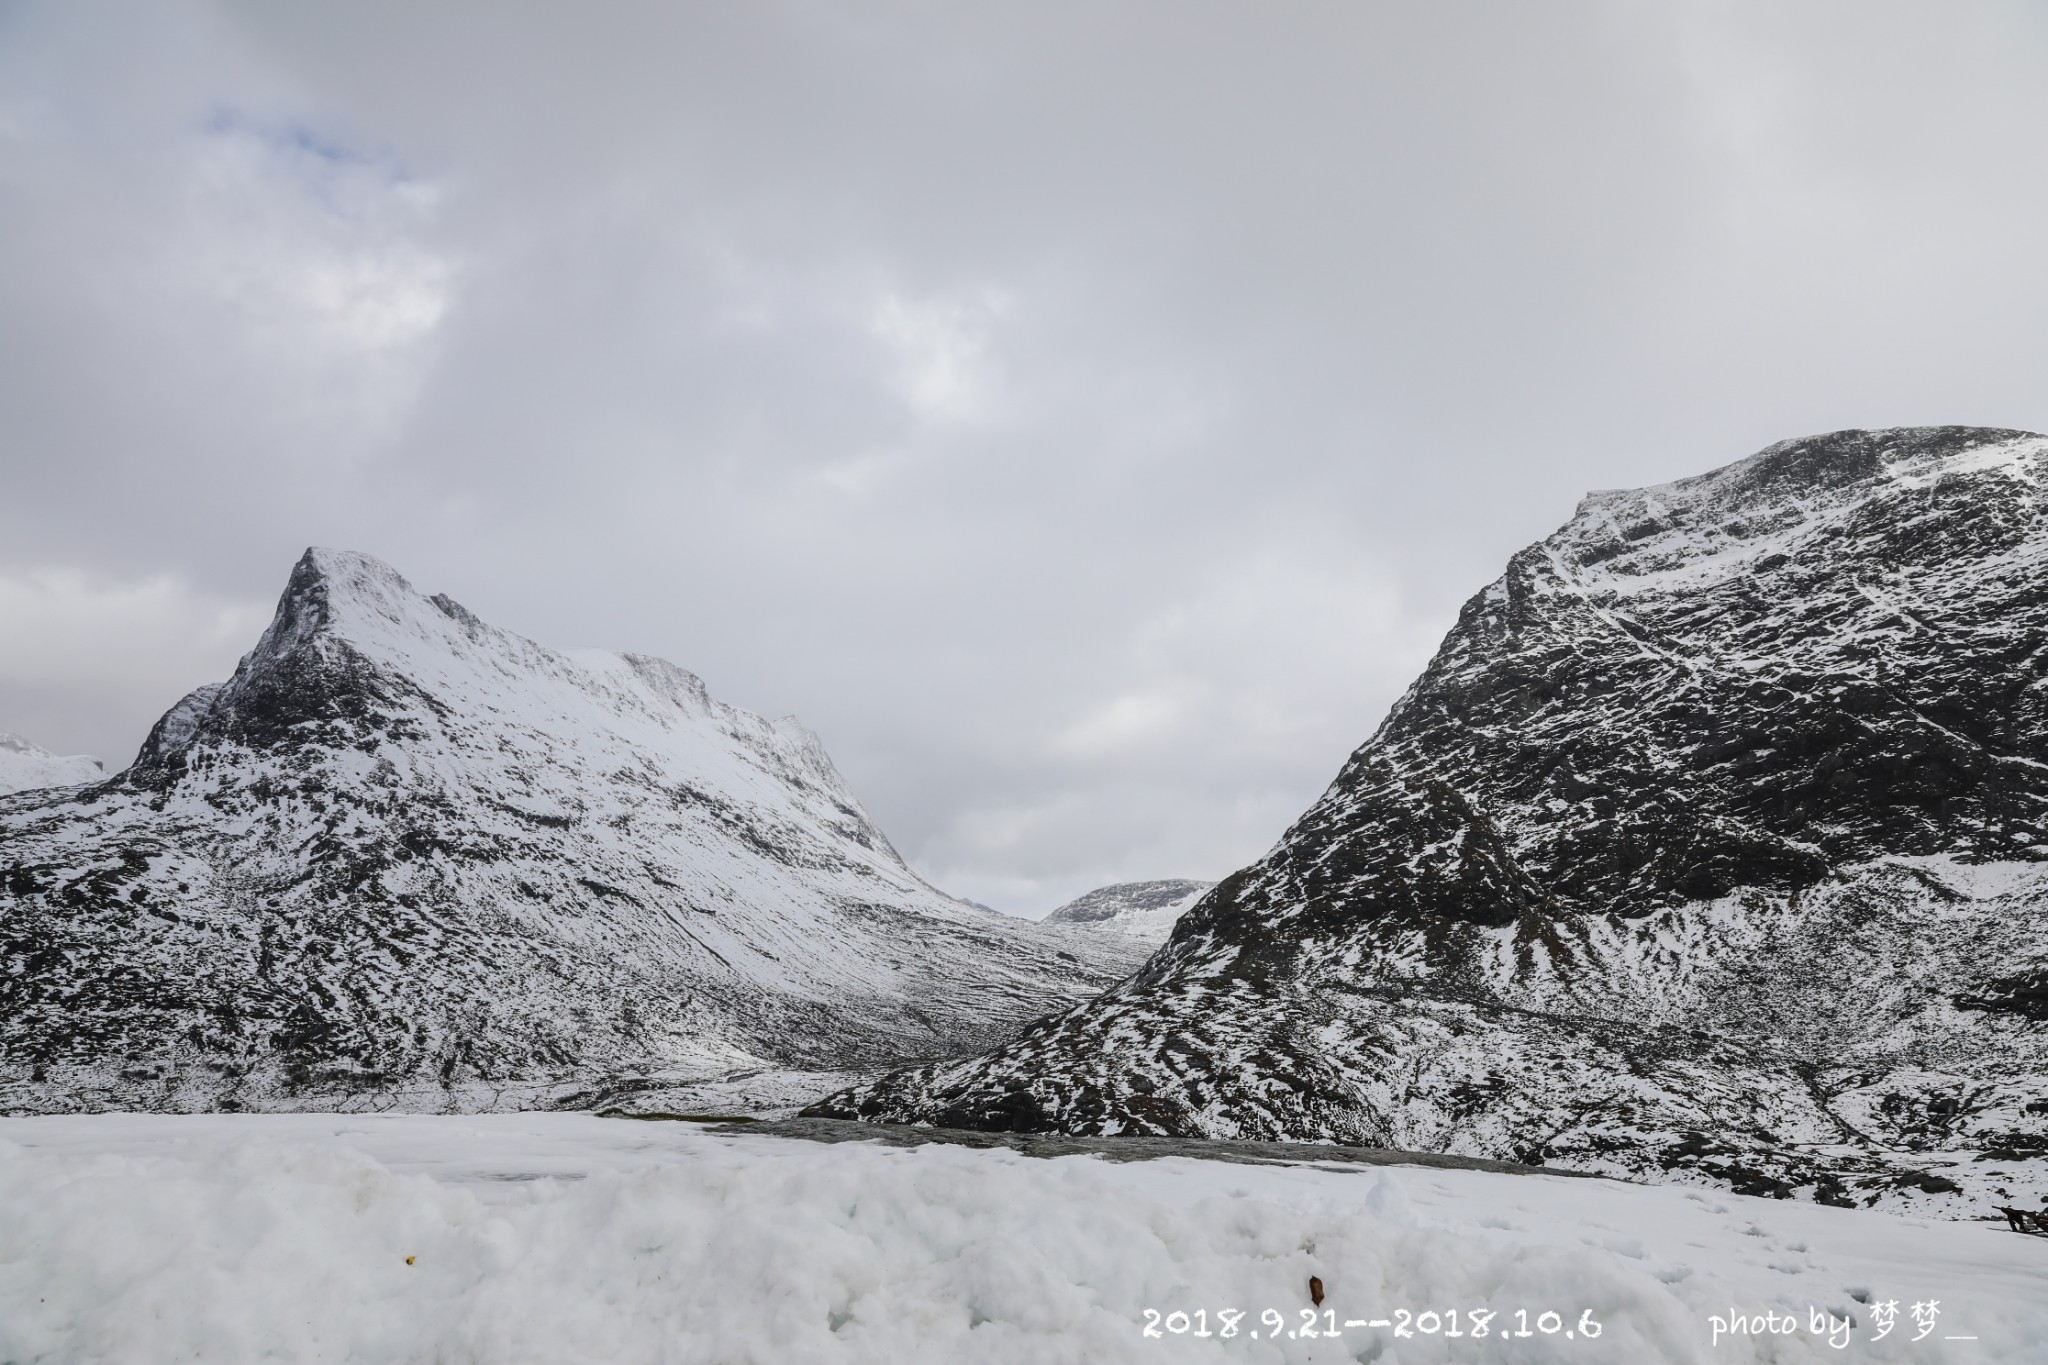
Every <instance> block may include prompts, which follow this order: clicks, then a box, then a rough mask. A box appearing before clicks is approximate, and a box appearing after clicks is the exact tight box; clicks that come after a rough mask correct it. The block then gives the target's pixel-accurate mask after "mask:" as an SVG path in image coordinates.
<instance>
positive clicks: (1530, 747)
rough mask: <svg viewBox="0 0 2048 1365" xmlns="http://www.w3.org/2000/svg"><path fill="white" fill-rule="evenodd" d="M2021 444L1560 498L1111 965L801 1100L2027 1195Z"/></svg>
mask: <svg viewBox="0 0 2048 1365" xmlns="http://www.w3.org/2000/svg"><path fill="white" fill-rule="evenodd" d="M2044 1024H2048V438H2044V437H2041V436H2038V435H2033V434H2030V433H2026V432H2018V431H2002V430H1990V429H1979V428H1966V427H1933V428H1906V429H1899V430H1890V431H1844V432H1835V433H1832V434H1830V435H1825V436H1818V437H1812V438H1807V439H1802V440H1795V441H1786V442H1782V443H1780V444H1778V445H1775V446H1772V447H1770V448H1769V449H1767V450H1764V451H1762V452H1761V453H1759V454H1756V455H1753V456H1751V457H1749V458H1748V459H1745V460H1742V461H1739V462H1737V463H1735V464H1732V465H1729V466H1727V467H1725V468H1723V469H1719V470H1715V471H1713V472H1711V473H1708V474H1704V475H1700V476H1698V477H1694V478H1688V479H1681V480H1679V481H1677V482H1675V483H1669V484H1664V485H1660V486H1657V487H1651V488H1643V489H1636V490H1630V491H1612V492H1601V493H1594V494H1592V495H1590V496H1588V497H1587V498H1586V499H1585V500H1584V502H1582V503H1581V504H1580V506H1579V508H1578V511H1577V513H1576V514H1575V515H1574V516H1573V517H1572V518H1571V520H1570V521H1569V522H1568V523H1566V524H1565V525H1564V526H1563V527H1562V528H1560V529H1559V530H1558V531H1557V532H1556V533H1554V534H1553V535H1551V536H1549V537H1547V538H1546V539H1544V540H1542V541H1540V542H1538V543H1537V544H1535V545H1532V546H1530V547H1528V548H1527V549H1525V550H1523V551H1521V552H1520V553H1518V554H1516V555H1515V556H1513V558H1512V559H1511V560H1510V561H1509V562H1508V565H1507V567H1506V570H1505V572H1503V573H1502V574H1501V575H1500V577H1499V578H1497V579H1496V580H1495V581H1494V582H1493V583H1491V584H1489V585H1488V586H1487V587H1485V588H1484V589H1483V590H1481V591H1480V592H1479V593H1478V594H1477V595H1476V596H1474V597H1473V598H1472V599H1471V600H1470V601H1469V602H1467V603H1466V604H1465V607H1464V609H1463V611H1462V612H1461V613H1460V614H1459V617H1458V621H1457V624H1456V625H1455V626H1454V627H1453V628H1452V630H1451V631H1450V633H1449V635H1447V636H1446V637H1445V639H1444V641H1443V644H1442V646H1441V647H1440V648H1439V649H1438V651H1437V654H1436V656H1435V658H1434V659H1433V660H1432V661H1431V662H1430V664H1429V666H1428V668H1427V669H1426V670H1425V671H1424V672H1423V674H1422V676H1421V677H1420V678H1418V679H1417V680H1416V682H1415V684H1414V685H1413V686H1412V687H1411V688H1410V689H1409V690H1408V692H1407V693H1406V695H1404V696H1403V697H1401V698H1400V700H1399V701H1398V702H1396V703H1395V705H1394V707H1393V709H1392V711H1391V712H1390V713H1389V714H1388V716H1387V718H1386V721H1385V723H1384V724H1383V725H1381V727H1380V729H1379V731H1378V733H1377V734H1375V735H1374V736H1373V737H1372V738H1371V739H1370V740H1368V741H1367V742H1366V743H1365V744H1364V745H1362V746H1361V747H1360V748H1359V749H1358V750H1357V751H1356V752H1355V753H1353V754H1352V755H1351V757H1350V759H1349V761H1348V762H1346V763H1345V764H1344V765H1343V767H1342V769H1341V770H1340V771H1339V772H1338V774H1337V776H1336V779H1335V781H1334V782H1333V783H1332V784H1331V786H1330V788H1329V790H1328V791H1326V792H1325V793H1324V794H1323V795H1322V797H1321V798H1320V799H1319V800H1318V801H1317V802H1316V803H1315V804H1314V805H1313V806H1312V807H1310V809H1309V810H1308V811H1307V812H1306V813H1304V814H1303V815H1302V816H1301V817H1300V819H1298V820H1297V821H1296V822H1295V823H1294V825H1293V827H1292V828H1291V829H1289V830H1288V831H1287V832H1286V833H1285V834H1284V835H1283V836H1282V837H1281V838H1280V840H1279V842H1278V843H1277V844H1276V845H1275V846H1274V848H1273V849H1272V851H1271V852H1269V853H1268V854H1267V855H1266V856H1265V857H1264V858H1262V859H1260V860H1259V861H1258V862H1256V863H1254V864H1252V865H1251V866H1249V867H1247V868H1244V869H1242V870H1241V871H1239V872H1237V873H1235V874H1233V875H1231V876H1230V877H1227V878H1225V879H1224V880H1223V881H1222V882H1221V883H1220V884H1218V885H1217V886H1216V888H1215V889H1214V890H1212V891H1210V892H1209V893H1208V894H1207V895H1206V896H1205V897H1204V898H1203V899H1202V900H1201V901H1200V902H1199V903H1198V904H1196V905H1195V906H1194V907H1193V908H1192V909H1190V910H1189V911H1188V912H1187V913H1186V914H1185V915H1184V916H1182V918H1181V920H1180V922H1179V923H1178V925H1177V926H1176V927H1175V929H1174V932H1173V937H1172V939H1171V940H1170V941H1169V942H1168V943H1167V945H1166V946H1165V947H1164V948H1162V949H1161V950H1160V951H1159V953H1158V954H1157V955H1156V956H1154V957H1153V958H1152V959H1151V961H1150V962H1148V963H1147V964H1146V966H1145V967H1144V968H1143V969H1142V970H1141V971H1140V972H1139V973H1138V974H1137V975H1136V976H1134V977H1133V978H1132V979H1131V980H1129V981H1127V982H1125V983H1123V984H1121V985H1119V986H1117V987H1115V988H1113V989H1112V990H1110V991H1109V992H1108V993H1106V994H1105V995H1104V996H1103V997H1101V998H1100V999H1098V1000H1096V1001H1093V1002H1090V1003H1088V1004H1086V1005H1083V1006H1081V1007H1079V1008H1077V1009H1075V1010H1073V1011H1071V1012H1070V1013H1068V1014H1067V1015H1065V1016H1062V1017H1061V1018H1058V1019H1055V1020H1048V1021H1045V1022H1044V1023H1042V1024H1039V1025H1034V1026H1033V1027H1032V1028H1031V1029H1029V1030H1027V1031H1026V1032H1025V1033H1024V1034H1023V1035H1022V1036H1020V1037H1019V1038H1017V1039H1015V1040H1013V1041H1012V1042H1010V1043H1008V1044H1005V1045H1004V1046H1002V1047H1001V1048H998V1049H996V1050H995V1051H993V1052H991V1053H989V1054H987V1055H986V1056H983V1057H980V1058H976V1059H971V1060H967V1061H962V1062H957V1063H942V1064H935V1065H932V1066H928V1067H923V1068H919V1069H916V1070H912V1071H907V1072H904V1073H901V1074H899V1075H895V1076H891V1077H888V1078H885V1079H883V1080H880V1081H878V1082H875V1083H873V1084H870V1085H865V1086H862V1087H859V1088H857V1089H855V1090H853V1091H850V1092H848V1093H845V1094H842V1095H839V1096H836V1097H834V1098H832V1099H831V1100H828V1101H826V1102H824V1103H823V1104H821V1105H820V1106H818V1107H817V1110H816V1112H820V1113H825V1114H838V1115H845V1116H857V1117H861V1118H866V1119H872V1120H878V1121H892V1122H932V1123H939V1124H946V1125H950V1126H955V1127H981V1128H997V1129H1017V1130H1030V1131H1064V1132H1070V1133H1081V1134H1089V1133H1133V1132H1136V1133H1169V1134H1181V1135H1203V1136H1214V1137H1223V1136H1229V1137H1260V1138H1264V1137H1287V1138H1334V1139H1338V1140H1340V1141H1351V1142H1361V1143H1367V1144H1373V1145H1383V1146H1393V1147H1406V1148H1426V1149H1431V1150H1439V1151H1448V1152H1456V1153H1463V1154H1467V1155H1473V1156H1491V1157H1500V1158H1506V1159H1510V1160H1517V1161H1525V1162H1543V1163H1554V1164H1559V1165H1566V1166H1572V1167H1576V1168H1578V1169H1582V1170H1592V1171H1603V1172H1610V1173H1616V1174H1624V1175H1629V1176H1633V1177H1637V1178H1653V1179H1666V1178H1671V1179H1685V1180H1698V1181H1707V1182H1714V1183H1719V1184H1722V1185H1726V1186H1729V1187H1732V1188H1734V1189H1736V1190H1738V1191H1743V1192H1749V1193H1761V1194H1775V1195H1780V1196H1785V1195H1797V1196H1799V1197H1804V1198H1813V1199H1820V1200H1825V1201H1828V1202H1833V1203H1844V1202H1851V1201H1853V1202H1856V1203H1874V1202H1878V1201H1886V1202H1897V1201H1904V1202H1907V1203H1918V1204H1921V1205H1924V1206H1927V1207H1928V1208H1929V1210H1930V1211H1933V1212H1937V1213H1946V1214H1950V1215H1952V1216H1953V1215H1960V1216H1969V1215H1971V1214H1980V1215H1989V1214H1990V1212H1991V1207H1992V1206H1994V1205H1998V1204H2018V1203H2020V1202H2021V1196H2022V1195H2023V1194H2029V1195H2030V1197H2031V1194H2039V1193H2042V1192H2044V1191H2048V1027H2044Z"/></svg>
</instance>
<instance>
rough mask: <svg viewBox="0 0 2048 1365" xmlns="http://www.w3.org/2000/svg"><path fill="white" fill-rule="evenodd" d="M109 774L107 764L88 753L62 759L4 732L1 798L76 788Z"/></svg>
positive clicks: (0, 744) (0, 758)
mask: <svg viewBox="0 0 2048 1365" xmlns="http://www.w3.org/2000/svg"><path fill="white" fill-rule="evenodd" d="M106 775H107V770H106V768H105V766H104V765H102V764H101V762H100V761H99V760H98V759H96V758H89V757H87V756H86V755H84V754H70V755H67V756H63V757H60V756H58V755H57V754H53V753H51V752H50V751H49V750H47V749H44V748H41V747H39V746H37V745H34V744H31V743H29V742H28V741H27V740H25V739H23V738H22V737H21V736H20V735H10V734H7V733H5V732H4V731H0V796H5V795H7V794H8V793H10V792H25V791H36V790H39V789H40V788H43V787H76V786H78V785H80V784H81V783H85V782H98V781H99V780H100V779H102V778H104V777H105V776H106Z"/></svg>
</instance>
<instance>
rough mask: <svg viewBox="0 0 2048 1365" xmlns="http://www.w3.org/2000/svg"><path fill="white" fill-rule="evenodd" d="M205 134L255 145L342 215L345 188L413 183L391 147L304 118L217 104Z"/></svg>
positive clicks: (203, 127)
mask: <svg viewBox="0 0 2048 1365" xmlns="http://www.w3.org/2000/svg"><path fill="white" fill-rule="evenodd" d="M200 131H201V132H202V133H203V134H205V135H207V136H211V137H228V138H245V139H249V140H250V141H253V142H255V143H256V144H257V145H258V146H260V147H261V148H262V149H263V151H264V152H266V153H267V154H268V155H269V157H270V158H271V159H272V160H273V161H274V162H275V163H276V164H277V165H278V166H279V167H280V168H281V169H282V170H284V171H285V172H287V173H288V174H291V175H292V176H293V177H294V178H296V179H297V180H298V181H299V182H300V183H301V185H302V186H303V187H304V188H305V190H306V191H307V193H308V194H310V195H312V196H313V197H314V198H315V199H317V200H319V201H320V202H321V203H322V204H323V205H324V206H325V207H326V208H328V209H330V210H332V211H333V212H335V213H339V214H346V213H348V212H349V209H348V206H347V204H346V203H345V202H344V200H345V198H346V194H345V193H344V189H345V187H346V186H348V185H350V184H354V185H360V184H361V181H362V179H363V178H365V177H367V178H370V179H372V180H375V181H381V182H382V183H383V184H384V185H386V186H389V187H398V186H402V185H406V184H410V183H412V181H413V180H414V176H413V174H412V171H411V169H410V168H409V167H408V166H407V165H406V164H405V163H404V162H403V161H402V160H400V159H399V157H398V155H397V154H396V152H394V151H393V150H392V149H391V148H389V147H387V146H380V145H376V144H373V143H370V142H368V141H366V140H362V139H356V138H351V137H349V136H347V135H345V134H343V133H340V132H337V131H335V130H333V129H330V128H323V127H321V126H319V125H317V124H315V123H313V122H310V121H308V120H305V119H300V118H291V117H265V116H263V115H260V114H257V113H254V112H252V111H250V110H248V109H245V108H242V107H240V106H238V105H234V104H229V103H226V102H216V103H214V104H212V105H210V106H209V107H208V108H207V110H206V113H205V115H204V117H203V118H202V119H201V121H200Z"/></svg>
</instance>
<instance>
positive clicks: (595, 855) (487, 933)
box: [0, 550, 1143, 1112]
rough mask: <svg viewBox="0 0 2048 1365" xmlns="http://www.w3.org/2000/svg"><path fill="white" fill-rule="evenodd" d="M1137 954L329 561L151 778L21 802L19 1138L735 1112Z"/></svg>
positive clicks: (984, 1032)
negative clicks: (909, 854)
mask: <svg viewBox="0 0 2048 1365" xmlns="http://www.w3.org/2000/svg"><path fill="white" fill-rule="evenodd" d="M1142 955H1143V950H1142V948H1140V947H1134V946H1132V945H1129V944H1126V943H1121V942H1118V941H1115V940H1112V939H1110V938H1109V937H1108V936H1105V935H1099V934H1090V933H1088V932H1086V931H1084V930H1079V929H1072V928H1065V929H1063V928H1061V927H1060V926H1049V927H1046V926H1038V925H1032V924H1027V923H1023V922H1020V921H1016V920H1010V919H1006V918H1003V917H1001V916H997V915H994V914H991V913H988V912H985V911H981V910H976V909H974V908H972V907H970V906H967V905H965V904H962V903H960V902H958V901H955V900H953V899H951V898H950V897H947V896H945V895H943V894H941V893H939V892H937V891H935V890H933V889H932V888H931V887H930V886H928V885H926V884H925V883H924V882H922V881H921V880H920V879H919V878H918V877H917V876H916V875H915V874H914V873H912V872H911V871H910V870H909V868H907V867H906V866H905V865H904V864H903V862H902V860H901V859H900V858H898V857H897V855H896V853H895V851H894V850H893V849H892V848H891V847H890V846H889V842H888V840H887V839H886V838H884V837H883V835H882V833H881V831H880V830H879V829H877V828H876V827H875V825H874V823H873V822H872V821H871V820H870V819H869V818H868V817H867V815H866V814H865V813H864V812H863V811H862V809H861V807H860V804H859V802H858V801H856V800H855V799H854V797H853V795H852V793H851V792H849V791H848V790H847V787H846V784H845V783H844V782H843V781H842V780H841V778H840V776H839V774H838V773H837V772H836V771H834V769H833V766H832V763H831V760H830V759H828V758H827V757H826V755H825V752H824V750H823V749H822V748H821V747H820V746H819V744H818V741H817V740H816V738H815V737H814V736H812V735H811V734H810V733H809V732H808V731H806V730H804V729H803V727H802V726H800V725H798V724H797V723H796V722H795V721H794V720H781V721H768V720H764V719H762V718H761V717H759V716H756V715H752V714H750V713H748V712H745V711H741V710H738V709H736V708H734V707H730V706H726V705H723V704H721V703H719V702H717V701H714V700H712V699H711V698H710V697H709V696H707V695H706V693H705V690H704V687H703V685H702V684H701V683H700V682H699V681H698V680H697V679H696V678H695V677H693V676H691V675H690V674H688V673H686V672H684V671H683V670H682V669H680V668H677V667H675V666H674V665H672V664H668V663H665V662H663V661H661V660H659V659H652V658H647V657H644V656H641V655H635V654H609V653H596V652H590V653H573V654H571V653H562V652H559V651H556V650H551V649H547V648H544V647H542V646H540V645H537V644H534V643H533V642H531V641H529V640H525V639H522V638H520V637H519V636H516V635H513V634H510V633H509V632H506V631H502V630H498V629H496V628H494V627H491V626H489V625H486V624H484V623H483V622H481V621H479V620H478V619H477V618H476V617H474V616H473V615H471V614H470V613H469V612H468V611H466V610H464V609H463V608H462V607H461V606H459V605H457V604H456V603H455V602H453V601H451V600H449V599H448V598H446V597H431V598H429V597H425V596H422V595H421V594H419V593H418V592H415V591H414V590H413V589H412V587H411V586H410V585H409V584H407V583H406V581H405V580H404V579H403V578H401V577H399V576H398V575H397V574H396V573H394V572H393V571H392V570H391V569H389V568H387V567H386V566H384V565H383V564H381V563H379V562H377V561H376V560H374V559H371V558H369V557H367V556H364V555H357V554H347V553H337V552H333V551H323V550H314V551H308V552H307V554H306V556H305V557H304V558H303V559H302V560H301V561H300V562H299V564H298V566H297V567H296V568H295V569H294V570H293V571H292V575H291V579H290V582H289V584H288V585H287V587H286V589H285V592H284V595H283V598H282V599H281V601H280V602H279V604H278V610H277V615H276V618H275V620H274V621H273V622H272V623H271V625H270V628H269V629H268V630H267V631H266V632H265V633H264V635H263V637H262V639H261V640H259V641H258V642H257V644H256V647H255V648H254V649H253V650H252V651H251V652H250V653H249V654H248V655H247V657H245V658H244V659H243V660H242V663H241V666H240V667H239V668H238V669H237V670H236V672H235V675H234V677H233V678H232V679H230V680H229V681H228V682H226V683H225V684H221V685H218V686H210V687H205V688H202V689H200V690H199V691H197V692H195V693H193V694H192V695H191V696H189V697H187V698H185V699H184V700H183V701H181V702H179V703H178V705H176V706H175V707H173V708H172V709H171V710H170V711H169V712H168V713H166V714H165V715H164V717H163V719H162V720H160V721H159V722H158V723H157V725H156V727H155V729H154V730H153V731H152V732H151V734H150V736H149V738H148V741H147V742H146V743H145V744H144V745H143V748H142V751H141V753H140V755H139V756H138V758H137V759H136V762H135V764H134V765H133V766H132V767H131V768H129V769H128V770H127V771H126V772H124V773H121V774H119V775H118V776H116V777H114V778H111V779H108V780H104V781H101V782H99V783H97V784H95V785H91V786H85V787H77V788H69V789H63V790H57V791H41V792H24V793H20V794H17V795H14V796H11V797H0V1109H8V1110H14V1111H17V1112H19V1111H38V1110H56V1109H67V1108H94V1107H115V1108H174V1109H190V1108H210V1107H251V1108H317V1107H325V1106H332V1105H351V1104H353V1105H375V1106H380V1107H382V1106H392V1105H396V1106H399V1107H407V1108H430V1109H441V1108H479V1107H491V1106H514V1105H528V1104H542V1103H578V1102H582V1103H595V1102H599V1101H601V1100H603V1099H604V1098H605V1097H606V1096H609V1095H617V1094H620V1093H626V1092H630V1091H631V1090H632V1089H633V1088H634V1087H635V1086H636V1085H637V1086H645V1085H648V1084H653V1083H656V1082H665V1083H683V1082H688V1081H693V1080H711V1079H716V1078H727V1079H728V1085H727V1091H726V1092H725V1093H733V1092H734V1086H733V1084H732V1083H730V1078H733V1077H735V1076H738V1077H739V1078H740V1080H741V1082H744V1078H745V1077H746V1076H747V1074H749V1073H752V1072H759V1071H764V1070H769V1069H807V1070H832V1069H839V1070H845V1069H853V1068H861V1067H873V1066H876V1065H879V1064H882V1063H885V1062H888V1061H891V1060H901V1059H907V1058H912V1057H917V1056H932V1055H939V1054H944V1053H948V1052H956V1051H960V1050H962V1049H964V1048H967V1047H969V1046H978V1045H986V1044H989V1043H992V1042H994V1041H997V1040H999V1039H1000V1038H1002V1037H1004V1036H1006V1034H1008V1033H1009V1032H1011V1031H1013V1030H1014V1029H1015V1028H1016V1027H1017V1026H1018V1025H1020V1024H1022V1023H1023V1022H1024V1021H1026V1020H1028V1019H1031V1018H1033V1017H1035V1016H1037V1015H1041V1014H1043V1013H1045V1012H1046V1011H1048V1010H1050V1009H1054V1008H1057V1007H1060V1006H1063V1005H1066V1004H1070V1003H1072V1002H1074V1001H1076V1000H1079V999H1084V998H1086V997H1087V996H1089V995H1092V994H1094V993H1095V992H1096V991H1098V990H1100V989H1101V988H1102V987H1104V986H1106V985H1108V984H1110V983H1111V982H1112V981H1114V980H1115V979H1117V978H1118V977H1120V976H1122V975H1123V974H1124V973H1125V972H1127V971H1128V970H1130V969H1131V968H1132V967H1133V966H1135V965H1136V964H1137V961H1138V959H1140V958H1141V957H1142ZM744 1089H745V1086H744V1084H743V1083H742V1084H739V1085H738V1090H740V1091H744ZM814 1093H815V1092H814ZM799 1102H801V1101H799Z"/></svg>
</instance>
